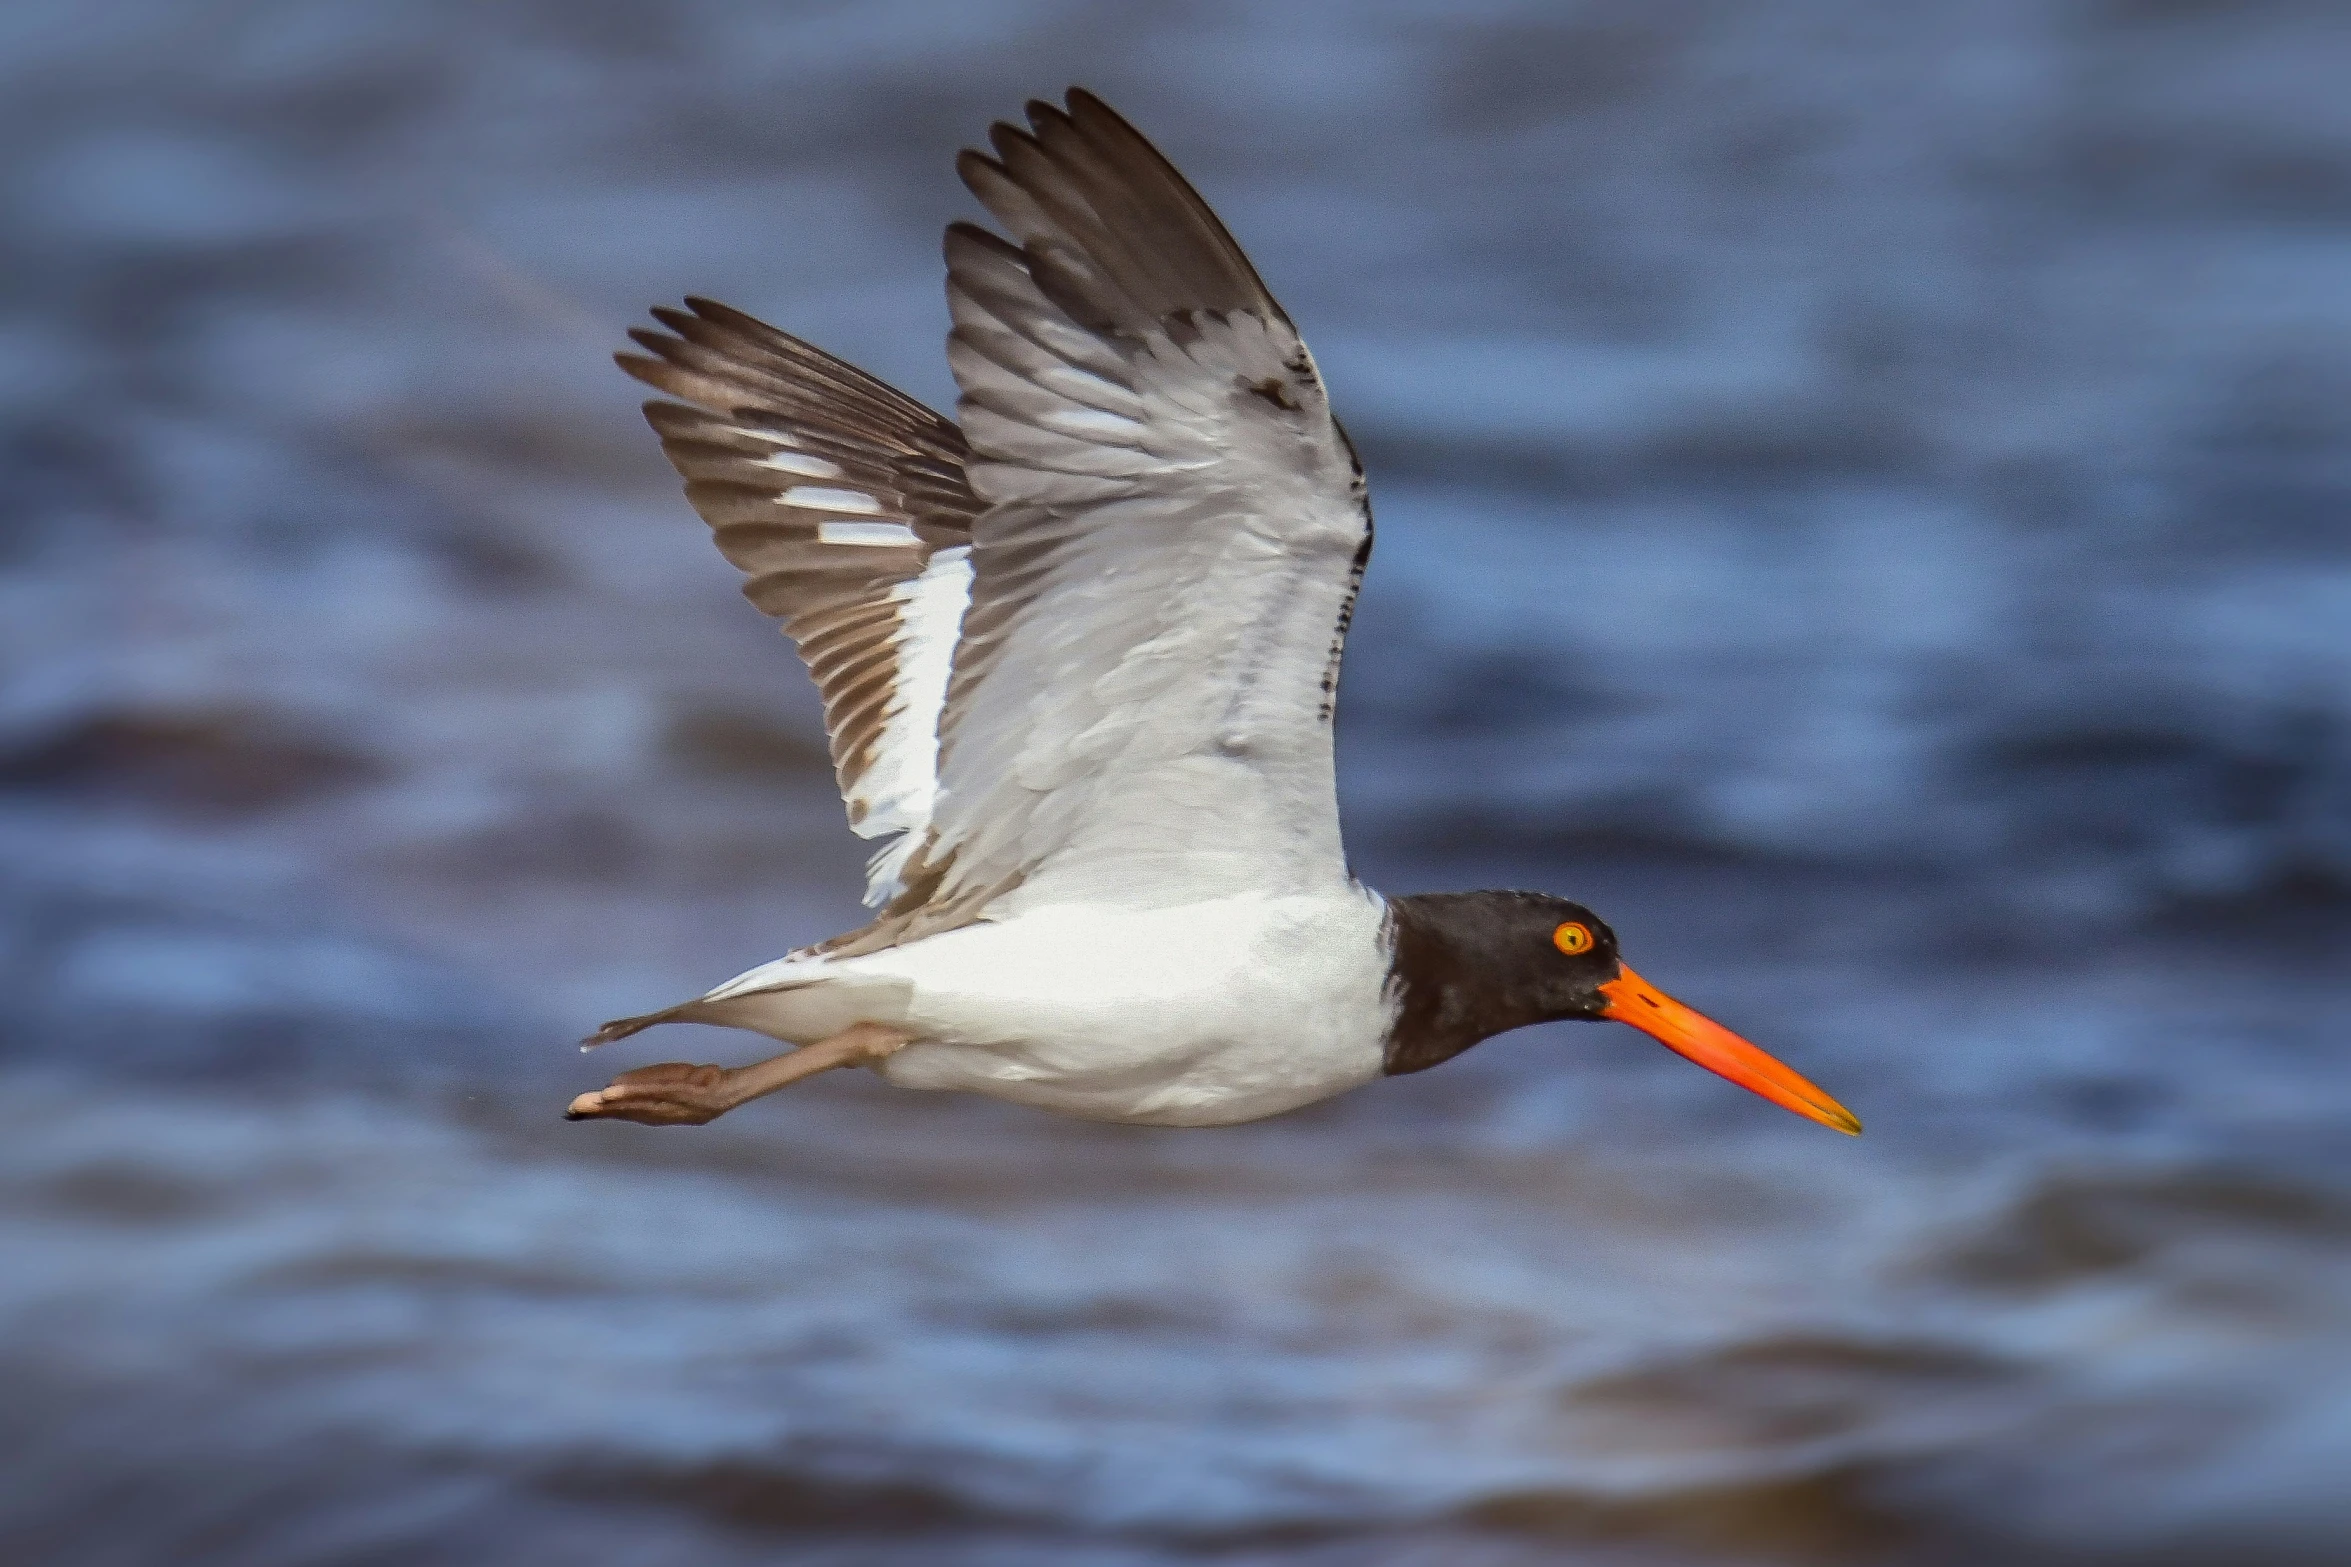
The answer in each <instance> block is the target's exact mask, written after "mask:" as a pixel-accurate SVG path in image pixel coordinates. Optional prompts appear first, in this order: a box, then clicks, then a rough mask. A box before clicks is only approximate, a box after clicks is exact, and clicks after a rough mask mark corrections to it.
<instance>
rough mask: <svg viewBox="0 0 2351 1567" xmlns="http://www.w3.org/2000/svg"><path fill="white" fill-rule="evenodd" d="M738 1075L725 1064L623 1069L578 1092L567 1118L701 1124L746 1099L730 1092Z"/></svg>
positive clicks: (674, 1063) (676, 1063) (667, 1063)
mask: <svg viewBox="0 0 2351 1567" xmlns="http://www.w3.org/2000/svg"><path fill="white" fill-rule="evenodd" d="M733 1075H734V1074H733V1073H731V1072H729V1071H728V1070H727V1069H726V1068H725V1067H722V1066H696V1065H694V1064H693V1063H692V1062H689V1061H664V1062H662V1063H661V1064H660V1065H658V1066H641V1067H638V1068H637V1069H636V1070H635V1071H633V1072H623V1073H621V1074H620V1076H618V1077H616V1078H614V1079H613V1080H612V1086H611V1087H609V1088H599V1089H597V1090H595V1091H594V1092H593V1093H586V1094H582V1095H580V1096H579V1097H578V1098H577V1099H574V1100H573V1101H572V1102H571V1108H569V1109H567V1110H565V1111H564V1112H563V1118H564V1119H565V1120H566V1121H635V1122H637V1123H638V1124H640V1125H643V1126H700V1125H701V1124H702V1123H703V1122H705V1121H711V1120H716V1119H717V1118H718V1117H719V1116H722V1115H724V1114H726V1113H727V1112H728V1111H729V1110H732V1109H733V1108H734V1107H735V1106H736V1105H739V1104H741V1103H742V1102H743V1101H742V1099H741V1097H739V1096H738V1095H736V1094H735V1093H732V1092H730V1091H729V1088H730V1085H729V1083H728V1081H727V1079H728V1078H730V1077H732V1076H733Z"/></svg>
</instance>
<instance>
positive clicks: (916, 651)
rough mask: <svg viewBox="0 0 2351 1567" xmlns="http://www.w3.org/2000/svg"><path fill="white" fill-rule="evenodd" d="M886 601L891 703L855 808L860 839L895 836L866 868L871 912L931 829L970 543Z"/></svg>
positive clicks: (944, 553) (942, 555)
mask: <svg viewBox="0 0 2351 1567" xmlns="http://www.w3.org/2000/svg"><path fill="white" fill-rule="evenodd" d="M890 599H891V601H892V602H893V603H895V604H896V605H897V606H898V634H897V636H896V637H895V638H894V639H893V646H894V647H895V648H896V649H897V655H898V670H897V678H896V680H895V681H894V682H893V685H894V686H895V688H896V699H895V701H894V702H893V703H892V705H891V708H890V716H889V718H888V720H887V722H885V723H884V724H883V726H882V733H881V738H880V739H879V740H878V741H876V742H875V745H874V751H875V756H874V763H873V766H872V767H871V768H869V769H868V770H867V772H866V774H865V777H864V778H863V779H861V780H860V781H859V788H858V791H857V793H858V799H857V801H856V802H854V803H856V804H858V805H862V806H863V807H864V812H863V815H862V816H861V817H860V819H859V820H858V822H857V824H856V831H857V834H858V836H860V837H863V838H879V837H882V836H884V835H886V834H890V833H897V834H899V835H900V836H899V838H898V840H897V841H896V842H895V843H892V844H889V845H887V846H886V847H884V848H883V849H882V851H881V852H880V853H878V854H876V855H875V856H874V857H873V860H872V862H871V863H870V864H869V865H868V866H867V867H866V886H865V901H866V904H867V905H868V906H869V907H879V906H880V905H882V904H884V903H887V902H889V900H890V899H891V897H892V896H894V895H895V894H896V893H897V891H898V890H899V889H898V877H899V873H900V872H901V871H902V870H904V869H905V866H906V860H907V857H908V856H909V855H911V854H912V853H913V852H914V850H915V849H916V848H917V847H918V844H919V840H920V838H921V836H922V829H923V828H925V827H927V826H928V825H929V824H930V819H931V807H932V803H933V802H934V800H935V799H936V798H937V795H938V763H939V712H940V709H942V708H943V707H945V706H946V704H947V677H948V674H949V672H950V671H951V669H952V667H953V665H954V660H955V643H956V639H957V638H958V637H960V636H961V635H962V633H963V612H964V610H965V609H966V608H968V607H969V606H970V604H971V548H970V546H968V545H956V546H954V547H953V548H951V549H943V550H940V551H939V552H938V553H936V554H934V555H933V556H931V558H930V560H929V561H928V562H927V563H926V564H925V565H924V566H923V569H922V571H921V573H920V574H919V575H917V576H914V577H910V578H908V579H907V580H906V581H904V582H901V583H899V584H898V585H897V586H896V587H894V588H892V589H891V590H890Z"/></svg>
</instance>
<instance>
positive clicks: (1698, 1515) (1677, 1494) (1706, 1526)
mask: <svg viewBox="0 0 2351 1567" xmlns="http://www.w3.org/2000/svg"><path fill="white" fill-rule="evenodd" d="M1880 1479H1881V1476H1879V1475H1878V1474H1876V1473H1875V1472H1874V1471H1873V1469H1872V1468H1871V1466H1867V1465H1840V1466H1836V1467H1833V1468H1829V1469H1825V1470H1820V1471H1817V1472H1814V1473H1808V1474H1799V1475H1792V1476H1785V1477H1775V1478H1769V1479H1756V1480H1734V1481H1727V1482H1723V1483H1719V1484H1697V1485H1690V1486H1679V1487H1670V1488H1661V1489H1660V1490H1658V1491H1656V1492H1654V1493H1651V1494H1647V1495H1641V1496H1618V1495H1610V1494H1607V1493H1605V1492H1600V1491H1593V1490H1581V1489H1575V1488H1570V1487H1553V1488H1543V1489H1534V1490H1525V1491H1516V1492H1506V1493H1502V1494H1498V1495H1494V1496H1490V1497H1487V1498H1485V1499H1484V1500H1482V1501H1478V1502H1475V1503H1472V1504H1471V1505H1469V1506H1467V1507H1464V1508H1462V1509H1460V1510H1459V1512H1457V1513H1456V1514H1455V1515H1454V1518H1455V1520H1456V1521H1458V1522H1459V1523H1461V1524H1464V1525H1466V1526H1468V1527H1471V1528H1475V1529H1482V1530H1491V1531H1495V1532H1498V1533H1508V1534H1517V1535H1533V1536H1537V1537H1540V1538H1543V1539H1546V1540H1550V1541H1553V1542H1556V1543H1557V1544H1559V1545H1561V1546H1571V1545H1579V1544H1580V1545H1599V1544H1607V1543H1624V1542H1633V1541H1637V1542H1640V1543H1641V1544H1643V1545H1647V1546H1650V1547H1653V1548H1654V1547H1664V1548H1666V1549H1669V1550H1670V1549H1676V1548H1678V1549H1680V1550H1685V1551H1693V1552H1700V1553H1704V1554H1703V1559H1704V1560H1708V1561H1726V1562H1741V1561H1752V1562H1783V1561H1784V1562H1821V1563H1862V1562H1878V1561H1889V1560H1898V1559H1901V1558H1902V1557H1905V1556H1908V1555H1911V1554H1912V1553H1913V1551H1914V1549H1915V1547H1916V1546H1917V1545H1918V1544H1919V1542H1920V1538H1921V1536H1920V1531H1919V1529H1918V1527H1917V1525H1916V1524H1915V1522H1913V1521H1911V1520H1908V1519H1906V1518H1904V1517H1903V1516H1902V1514H1901V1513H1900V1511H1899V1510H1897V1509H1896V1508H1894V1507H1892V1506H1890V1505H1888V1504H1887V1503H1886V1502H1885V1501H1883V1500H1881V1499H1880V1498H1879V1496H1878V1495H1877V1494H1876V1492H1877V1486H1878V1482H1879V1481H1880ZM2007 1559H2009V1560H2015V1559H2016V1558H2007Z"/></svg>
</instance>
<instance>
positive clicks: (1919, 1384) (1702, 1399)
mask: <svg viewBox="0 0 2351 1567" xmlns="http://www.w3.org/2000/svg"><path fill="white" fill-rule="evenodd" d="M2025 1375H2026V1373H2025V1372H2024V1370H2023V1369H2022V1368H2021V1367H2018V1366H2015V1365H2013V1364H2010V1363H2009V1362H2007V1361H2004V1360H2002V1359H2000V1358H1999V1357H1997V1356H1994V1355H1990V1354H1987V1353H1985V1352H1984V1351H1982V1350H1979V1349H1975V1348H1972V1347H1970V1346H1966V1345H1959V1344H1947V1343H1934V1342H1918V1343H1870V1342H1861V1341H1855V1340H1850V1339H1835V1338H1823V1337H1805V1336H1796V1337H1787V1338H1779V1339H1769V1340H1763V1341H1759V1342H1749V1343H1741V1344H1734V1345H1729V1346H1726V1347H1723V1348H1720V1349H1714V1350H1709V1351H1706V1352H1704V1353H1702V1354H1699V1355H1696V1356H1694V1357H1690V1358H1686V1359H1681V1360H1676V1361H1673V1362H1670V1363H1667V1364H1664V1365H1659V1366H1653V1367H1648V1368H1644V1369H1641V1370H1635V1371H1626V1372H1619V1373H1616V1374H1614V1375H1610V1376H1604V1377H1598V1378H1593V1379H1591V1380H1587V1381H1582V1382H1578V1383H1576V1384H1575V1385H1574V1386H1572V1387H1571V1388H1568V1389H1565V1390H1563V1392H1562V1394H1561V1397H1562V1399H1563V1400H1565V1402H1566V1403H1567V1405H1568V1406H1569V1407H1571V1408H1573V1409H1574V1410H1575V1411H1577V1412H1578V1413H1579V1414H1585V1415H1590V1416H1593V1417H1595V1419H1596V1420H1597V1422H1598V1424H1597V1427H1596V1430H1597V1432H1598V1434H1599V1440H1601V1441H1602V1442H1603V1443H1604V1444H1605V1445H1606V1447H1607V1448H1608V1449H1609V1450H1610V1451H1611V1452H1613V1453H1616V1454H1619V1455H1621V1454H1624V1453H1628V1452H1637V1451H1643V1450H1652V1449H1654V1450H1662V1451H1666V1452H1675V1453H1690V1452H1696V1451H1703V1450H1707V1449H1716V1448H1719V1449H1723V1450H1732V1451H1735V1450H1755V1449H1767V1448H1773V1447H1782V1446H1788V1445H1793V1444H1801V1443H1807V1442H1813V1441H1819V1440H1822V1439H1826V1438H1833V1437H1844V1436H1851V1435H1853V1434H1855V1433H1857V1432H1860V1431H1862V1430H1864V1429H1865V1428H1867V1427H1868V1426H1870V1425H1872V1424H1874V1423H1876V1422H1879V1421H1882V1420H1884V1419H1885V1418H1886V1417H1887V1416H1888V1415H1889V1414H1890V1413H1896V1412H1903V1411H1905V1410H1914V1409H1915V1408H1916V1407H1917V1406H1919V1405H1921V1404H1925V1403H1929V1402H1936V1401H1948V1400H1950V1399H1953V1398H1973V1399H1983V1398H1991V1397H1998V1396H2006V1395H2013V1394H2014V1393H2015V1392H2016V1390H2017V1384H2018V1382H2019V1381H2020V1379H2021V1378H2023V1377H2024V1376H2025Z"/></svg>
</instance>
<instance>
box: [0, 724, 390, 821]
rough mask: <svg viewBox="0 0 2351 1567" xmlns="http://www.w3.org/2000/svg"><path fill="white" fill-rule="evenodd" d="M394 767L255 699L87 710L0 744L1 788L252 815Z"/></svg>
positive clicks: (206, 813) (82, 802) (86, 802)
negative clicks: (207, 705)
mask: <svg viewBox="0 0 2351 1567" xmlns="http://www.w3.org/2000/svg"><path fill="white" fill-rule="evenodd" d="M390 771H391V769H390V766H389V764H388V763H386V762H385V761H384V760H383V759H381V758H379V757H377V756H375V755H373V754H371V753H369V752H367V751H364V750H361V749H359V748H358V747H355V746H353V745H352V744H350V743H349V742H348V741H347V740H345V739H344V738H342V737H341V736H339V735H335V734H332V733H330V732H328V731H326V730H324V729H320V728H317V727H314V726H310V725H306V724H304V723H302V722H300V721H299V720H297V719H295V718H293V717H292V716H291V715H288V714H284V713H274V712H270V711H267V710H265V709H260V708H253V707H224V708H212V709H203V710H178V711H174V710H159V709H133V708H115V709H104V710H100V711H95V712H84V713H80V714H76V715H74V716H73V717H71V718H68V719H66V720H65V721H63V722H61V723H58V724H56V725H53V726H51V727H49V728H46V729H43V730H39V731H36V732H33V733H30V734H22V735H18V736H15V737H13V738H12V739H11V740H10V741H9V742H8V743H7V744H6V745H5V747H4V748H0V790H15V791H20V792H25V793H31V794H38V795H43V796H47V797H50V798H53V799H59V800H63V801H67V802H70V803H71V804H73V805H76V806H100V805H134V806H138V807H141V808H144V809H150V810H159V811H164V812H169V813H173V814H182V815H190V816H198V817H215V818H219V817H227V818H235V817H245V816H253V815H258V814H260V813H263V812H267V811H271V810H276V809H280V808H282V807H286V806H290V805H297V804H302V803H305V802H308V801H311V800H315V799H320V798H323V797H326V796H331V795H335V794H339V793H342V792H344V791H346V790H350V789H355V788H358V787H361V786H363V785H366V784H370V783H376V782H380V781H381V780H383V779H384V778H386V777H388V776H390Z"/></svg>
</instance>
